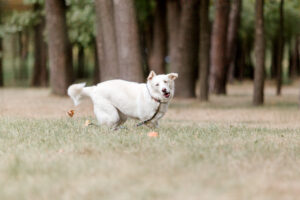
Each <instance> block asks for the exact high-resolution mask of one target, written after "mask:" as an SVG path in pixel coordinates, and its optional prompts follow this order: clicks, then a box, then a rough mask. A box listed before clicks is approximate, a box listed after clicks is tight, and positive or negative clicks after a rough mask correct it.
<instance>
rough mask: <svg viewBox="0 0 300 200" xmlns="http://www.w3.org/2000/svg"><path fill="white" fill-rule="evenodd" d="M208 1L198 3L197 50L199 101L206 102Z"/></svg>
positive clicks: (208, 39)
mask: <svg viewBox="0 0 300 200" xmlns="http://www.w3.org/2000/svg"><path fill="white" fill-rule="evenodd" d="M209 30H210V28H209V0H201V3H200V31H199V33H200V40H199V41H200V45H199V47H200V49H199V67H200V70H199V73H200V74H199V77H200V101H208V98H209V93H208V89H209V84H208V76H209V48H210V47H209V46H210V31H209Z"/></svg>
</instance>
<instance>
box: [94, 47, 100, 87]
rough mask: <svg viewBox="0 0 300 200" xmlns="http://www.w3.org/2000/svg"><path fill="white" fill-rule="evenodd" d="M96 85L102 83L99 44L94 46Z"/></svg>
mask: <svg viewBox="0 0 300 200" xmlns="http://www.w3.org/2000/svg"><path fill="white" fill-rule="evenodd" d="M93 46H94V77H93V78H94V81H93V82H94V84H97V83H99V82H100V63H99V58H98V48H97V44H94V45H93Z"/></svg>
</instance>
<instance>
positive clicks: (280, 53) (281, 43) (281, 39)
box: [276, 0, 284, 95]
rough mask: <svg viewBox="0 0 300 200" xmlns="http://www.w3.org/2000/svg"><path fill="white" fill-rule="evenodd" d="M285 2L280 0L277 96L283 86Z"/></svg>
mask: <svg viewBox="0 0 300 200" xmlns="http://www.w3.org/2000/svg"><path fill="white" fill-rule="evenodd" d="M283 2H284V1H283V0H280V4H279V28H278V54H277V55H278V56H277V59H278V60H277V84H276V94H277V95H280V94H281V85H282V60H283V49H284V37H283V29H284V27H283Z"/></svg>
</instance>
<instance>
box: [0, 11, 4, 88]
mask: <svg viewBox="0 0 300 200" xmlns="http://www.w3.org/2000/svg"><path fill="white" fill-rule="evenodd" d="M0 17H1V16H0ZM2 63H3V47H2V37H1V36H0V87H2V86H4V80H3V65H2Z"/></svg>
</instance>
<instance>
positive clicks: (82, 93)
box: [68, 83, 93, 106]
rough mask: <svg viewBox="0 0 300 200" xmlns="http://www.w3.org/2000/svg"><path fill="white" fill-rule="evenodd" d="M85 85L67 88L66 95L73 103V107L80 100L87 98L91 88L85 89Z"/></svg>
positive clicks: (74, 85) (80, 84)
mask: <svg viewBox="0 0 300 200" xmlns="http://www.w3.org/2000/svg"><path fill="white" fill-rule="evenodd" d="M85 84H86V83H78V84H73V85H70V86H69V88H68V95H69V96H70V97H71V99H72V100H73V101H74V104H75V106H77V105H79V104H80V102H81V100H82V98H83V97H86V96H89V97H90V92H91V89H92V88H93V87H85Z"/></svg>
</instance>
